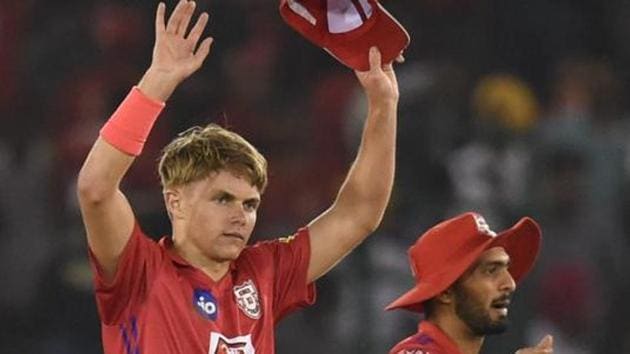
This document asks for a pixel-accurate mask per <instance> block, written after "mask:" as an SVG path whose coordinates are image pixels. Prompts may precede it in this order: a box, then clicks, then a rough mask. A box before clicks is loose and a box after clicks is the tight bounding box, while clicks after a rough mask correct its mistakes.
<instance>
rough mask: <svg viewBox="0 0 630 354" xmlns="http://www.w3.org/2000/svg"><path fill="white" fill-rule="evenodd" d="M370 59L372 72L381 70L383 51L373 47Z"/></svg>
mask: <svg viewBox="0 0 630 354" xmlns="http://www.w3.org/2000/svg"><path fill="white" fill-rule="evenodd" d="M369 59H370V71H373V70H378V69H380V68H381V51H380V50H378V47H371V48H370V53H369Z"/></svg>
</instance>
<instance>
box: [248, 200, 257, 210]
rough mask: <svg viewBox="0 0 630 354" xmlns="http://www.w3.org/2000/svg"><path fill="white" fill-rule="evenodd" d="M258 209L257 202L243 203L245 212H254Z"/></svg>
mask: <svg viewBox="0 0 630 354" xmlns="http://www.w3.org/2000/svg"><path fill="white" fill-rule="evenodd" d="M257 209H258V202H257V201H248V202H245V210H247V211H256V210H257Z"/></svg>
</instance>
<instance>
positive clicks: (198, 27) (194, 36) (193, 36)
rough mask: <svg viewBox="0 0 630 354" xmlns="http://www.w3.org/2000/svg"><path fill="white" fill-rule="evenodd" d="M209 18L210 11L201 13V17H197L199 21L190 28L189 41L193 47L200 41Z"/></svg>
mask: <svg viewBox="0 0 630 354" xmlns="http://www.w3.org/2000/svg"><path fill="white" fill-rule="evenodd" d="M208 18H209V15H208V13H206V12H204V13H202V14H201V15H199V18H198V19H197V22H196V23H195V25H194V26H193V28H192V29H191V30H190V33H189V34H188V38H187V41H188V43H189V45H190V47H191V48H195V47H196V46H197V42H199V38H201V35H202V34H203V30H204V29H205V28H206V25H207V24H208Z"/></svg>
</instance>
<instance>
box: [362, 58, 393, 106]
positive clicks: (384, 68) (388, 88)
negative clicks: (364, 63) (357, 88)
mask: <svg viewBox="0 0 630 354" xmlns="http://www.w3.org/2000/svg"><path fill="white" fill-rule="evenodd" d="M369 55H370V56H369V58H370V70H369V71H355V74H356V75H357V78H358V79H359V82H360V83H361V85H362V86H363V88H364V90H365V93H366V95H367V96H368V100H369V102H370V104H396V103H397V102H398V97H399V93H398V82H397V81H396V73H395V72H394V68H393V66H392V63H387V64H384V65H383V64H382V63H381V52H380V51H379V50H378V48H376V47H372V48H370V53H369ZM401 58H402V57H401Z"/></svg>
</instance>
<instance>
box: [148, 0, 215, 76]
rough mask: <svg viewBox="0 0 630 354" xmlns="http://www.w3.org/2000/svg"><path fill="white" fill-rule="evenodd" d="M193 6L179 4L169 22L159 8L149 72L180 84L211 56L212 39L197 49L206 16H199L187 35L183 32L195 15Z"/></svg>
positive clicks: (163, 9)
mask: <svg viewBox="0 0 630 354" xmlns="http://www.w3.org/2000/svg"><path fill="white" fill-rule="evenodd" d="M195 5H196V4H195V2H194V1H186V0H181V1H180V2H179V3H178V4H177V6H176V7H175V9H174V10H173V13H172V14H171V16H170V18H169V19H168V22H166V23H165V12H166V6H165V5H164V3H160V4H159V5H158V9H157V13H156V16H155V46H154V48H153V60H152V62H151V68H152V69H153V70H155V71H158V72H160V73H161V74H164V75H168V76H169V77H171V79H173V80H174V81H176V82H181V81H183V80H184V79H186V78H187V77H188V76H190V75H191V74H192V73H194V72H195V71H197V69H199V68H200V67H201V64H203V61H204V60H205V59H206V57H207V56H208V53H209V52H210V45H211V44H212V37H208V38H206V39H204V40H203V41H202V42H201V44H199V45H197V44H198V42H199V39H200V38H201V35H202V34H203V30H204V29H205V27H206V24H207V23H208V14H207V13H205V12H204V13H202V14H201V15H200V16H199V18H198V19H197V22H196V23H195V25H194V26H193V27H192V29H191V30H190V32H189V33H188V35H186V32H187V30H188V26H189V25H190V22H191V19H192V17H193V13H194V11H195Z"/></svg>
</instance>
